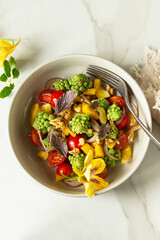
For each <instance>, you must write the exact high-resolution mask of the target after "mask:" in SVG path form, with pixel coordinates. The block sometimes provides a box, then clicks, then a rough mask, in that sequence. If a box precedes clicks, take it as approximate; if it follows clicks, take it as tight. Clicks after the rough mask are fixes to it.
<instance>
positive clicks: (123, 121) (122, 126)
mask: <svg viewBox="0 0 160 240" xmlns="http://www.w3.org/2000/svg"><path fill="white" fill-rule="evenodd" d="M127 122H128V117H127V115H125V116H124V118H123V120H122V122H121V123H120V124H118V125H117V128H118V129H119V130H121V129H122V128H124V127H125V126H126V125H127Z"/></svg>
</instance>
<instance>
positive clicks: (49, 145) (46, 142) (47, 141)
mask: <svg viewBox="0 0 160 240" xmlns="http://www.w3.org/2000/svg"><path fill="white" fill-rule="evenodd" d="M43 143H44V146H45V147H46V148H48V147H51V146H52V145H51V144H50V142H49V139H48V137H46V138H45V139H43Z"/></svg>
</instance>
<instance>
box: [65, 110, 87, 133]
mask: <svg viewBox="0 0 160 240" xmlns="http://www.w3.org/2000/svg"><path fill="white" fill-rule="evenodd" d="M90 118H91V116H90V114H83V113H82V114H76V115H75V116H74V117H73V118H72V120H71V121H70V122H69V126H70V127H71V129H72V131H73V132H75V133H77V134H82V133H87V130H88V129H89V128H91V123H90Z"/></svg>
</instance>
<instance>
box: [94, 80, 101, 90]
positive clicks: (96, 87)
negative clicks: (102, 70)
mask: <svg viewBox="0 0 160 240" xmlns="http://www.w3.org/2000/svg"><path fill="white" fill-rule="evenodd" d="M94 88H95V89H97V90H98V89H101V80H100V79H99V78H96V79H94Z"/></svg>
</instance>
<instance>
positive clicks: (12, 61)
mask: <svg viewBox="0 0 160 240" xmlns="http://www.w3.org/2000/svg"><path fill="white" fill-rule="evenodd" d="M9 65H10V67H11V69H13V68H15V67H16V61H15V59H14V57H12V56H11V57H10V58H9Z"/></svg>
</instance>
